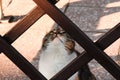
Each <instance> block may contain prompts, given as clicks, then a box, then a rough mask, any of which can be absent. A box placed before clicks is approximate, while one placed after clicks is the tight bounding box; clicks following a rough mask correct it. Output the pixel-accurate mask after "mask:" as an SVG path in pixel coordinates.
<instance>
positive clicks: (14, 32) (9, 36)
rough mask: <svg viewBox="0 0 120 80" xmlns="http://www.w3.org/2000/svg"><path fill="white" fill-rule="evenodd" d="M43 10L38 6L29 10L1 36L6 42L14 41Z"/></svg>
mask: <svg viewBox="0 0 120 80" xmlns="http://www.w3.org/2000/svg"><path fill="white" fill-rule="evenodd" d="M44 14H45V12H44V11H43V10H42V9H41V8H40V7H35V8H34V9H33V10H31V11H30V12H29V13H28V14H27V15H26V16H25V17H24V18H23V19H22V20H21V21H20V22H18V23H17V24H16V25H15V26H14V27H13V28H12V29H11V30H10V31H9V32H7V33H6V34H5V35H4V36H3V38H4V39H6V40H7V42H9V43H12V42H14V41H15V40H16V39H17V38H18V37H19V36H20V35H21V34H23V33H24V32H25V31H26V30H27V29H28V28H30V27H31V25H32V24H34V23H35V22H36V21H37V20H38V19H39V18H40V17H41V16H42V15H44Z"/></svg>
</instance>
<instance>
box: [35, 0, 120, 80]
mask: <svg viewBox="0 0 120 80" xmlns="http://www.w3.org/2000/svg"><path fill="white" fill-rule="evenodd" d="M34 2H35V3H36V4H37V5H38V6H40V7H41V8H42V9H43V10H44V11H45V12H46V13H47V14H48V15H49V16H50V17H51V18H52V19H53V20H55V21H56V22H57V23H58V24H59V25H60V26H61V27H62V28H63V29H64V30H65V31H66V32H68V34H69V35H70V36H71V37H72V38H73V39H74V40H75V41H77V42H78V44H79V45H81V46H82V47H83V48H84V49H85V50H86V51H87V52H89V54H88V55H89V56H92V57H94V58H95V59H96V60H97V61H98V62H99V63H100V64H101V65H102V66H103V67H104V68H105V69H106V70H108V71H109V72H110V73H111V74H112V75H113V76H114V77H115V78H116V79H118V80H119V79H120V75H119V74H120V67H119V66H118V65H117V64H116V63H115V62H114V61H113V60H112V59H111V58H110V57H109V56H108V55H107V54H105V52H103V51H102V50H100V49H99V48H98V47H97V46H96V45H95V44H94V43H93V41H92V40H90V39H89V38H88V36H86V35H85V34H84V33H83V32H82V31H81V30H80V29H79V28H78V27H77V26H76V25H75V24H74V23H73V22H72V21H71V20H70V19H68V18H67V17H66V16H65V15H64V14H63V13H62V12H61V11H60V10H59V9H58V8H57V7H55V6H52V5H51V4H50V3H48V2H47V1H46V0H34ZM55 14H56V15H55ZM71 32H73V33H71ZM86 43H87V44H86ZM111 66H112V67H111ZM64 76H65V75H64ZM57 80H58V79H57Z"/></svg>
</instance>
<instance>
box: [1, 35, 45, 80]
mask: <svg viewBox="0 0 120 80" xmlns="http://www.w3.org/2000/svg"><path fill="white" fill-rule="evenodd" d="M0 50H2V52H4V54H5V55H6V56H7V57H8V58H9V59H10V60H11V61H12V62H13V63H14V64H15V65H17V67H19V68H20V69H21V70H22V71H23V72H24V73H25V74H26V75H27V76H28V77H29V78H30V79H31V80H47V79H46V78H45V77H44V76H43V75H42V74H41V73H40V72H39V71H38V70H37V69H36V68H35V67H34V66H32V64H31V63H30V62H28V61H27V60H26V59H25V58H24V57H23V56H22V55H21V54H20V53H19V52H18V51H17V50H15V49H14V48H13V47H12V46H11V45H9V44H8V43H7V42H5V41H4V39H2V37H1V36H0Z"/></svg>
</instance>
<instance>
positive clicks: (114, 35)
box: [95, 23, 120, 50]
mask: <svg viewBox="0 0 120 80" xmlns="http://www.w3.org/2000/svg"><path fill="white" fill-rule="evenodd" d="M118 38H120V23H118V24H117V25H116V26H115V27H113V28H112V29H111V30H110V31H109V32H107V33H106V34H105V35H103V36H102V37H101V38H100V39H99V40H98V41H97V42H96V43H95V44H96V45H97V46H98V47H99V48H100V49H102V50H104V49H105V48H107V47H108V45H110V44H111V43H112V42H114V41H115V40H117V39H118ZM99 43H100V44H99Z"/></svg>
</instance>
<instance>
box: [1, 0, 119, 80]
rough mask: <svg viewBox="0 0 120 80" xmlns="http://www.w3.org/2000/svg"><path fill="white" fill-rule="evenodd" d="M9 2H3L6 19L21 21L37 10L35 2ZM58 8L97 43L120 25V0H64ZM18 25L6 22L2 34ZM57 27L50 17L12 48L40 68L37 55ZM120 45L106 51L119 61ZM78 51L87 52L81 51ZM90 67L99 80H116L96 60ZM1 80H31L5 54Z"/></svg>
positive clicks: (2, 26)
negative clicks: (12, 17) (43, 40)
mask: <svg viewBox="0 0 120 80" xmlns="http://www.w3.org/2000/svg"><path fill="white" fill-rule="evenodd" d="M8 1H9V0H3V8H4V14H5V16H10V15H13V16H15V17H16V18H21V17H22V16H24V15H26V14H27V13H28V12H29V11H30V10H31V9H32V8H33V7H35V6H36V4H35V3H34V2H33V1H32V0H24V1H23V0H13V2H12V4H11V5H9V6H8V7H7V6H6V5H7V4H8ZM56 6H57V7H59V8H60V9H61V10H62V11H63V12H64V13H65V14H66V16H68V17H69V18H70V19H71V20H72V21H73V22H74V23H75V24H76V25H77V26H79V28H80V29H81V30H83V31H84V32H85V33H86V34H87V35H88V36H89V37H90V38H91V39H92V40H93V41H96V40H98V39H99V38H100V37H101V36H102V35H104V34H105V33H106V32H107V31H109V30H110V29H111V28H112V27H114V26H115V25H116V24H118V23H119V22H120V17H119V16H120V1H119V0H60V1H59V2H58V3H57V4H56ZM19 20H21V19H19ZM19 20H18V21H19ZM18 21H16V22H13V23H8V19H7V20H3V21H2V23H1V24H0V34H1V35H4V34H5V33H6V32H8V31H9V30H10V29H11V28H12V27H13V26H14V25H15V24H16V23H17V22H18ZM55 25H56V23H55V22H54V21H53V20H52V19H51V18H50V17H49V16H47V15H44V16H43V17H42V18H41V19H40V20H38V21H37V22H36V23H35V24H34V25H32V27H31V28H30V29H29V30H27V31H26V32H25V33H24V34H23V35H22V36H21V37H20V38H18V39H17V40H16V41H15V42H14V43H13V44H12V45H13V46H14V47H15V48H16V49H17V50H18V51H19V52H20V53H21V54H22V55H23V56H24V57H25V58H27V59H28V60H29V61H30V62H31V63H32V64H33V65H34V66H35V67H36V68H37V62H38V60H39V59H38V54H37V53H38V51H39V50H40V48H41V43H42V38H43V37H44V35H45V34H46V33H47V32H49V30H50V29H51V28H52V27H53V26H55ZM119 45H120V39H119V40H117V41H116V42H115V43H113V44H112V45H111V46H110V47H108V48H107V49H106V50H105V52H106V53H107V54H108V55H109V56H111V57H112V58H113V59H114V60H116V61H117V55H118V48H119ZM76 48H77V49H79V51H83V50H82V49H81V47H78V46H77V47H76ZM89 64H90V68H91V71H92V72H93V73H94V74H95V76H96V78H97V80H115V79H114V78H113V77H112V76H111V75H110V74H109V73H108V72H107V71H106V70H104V68H102V67H101V66H100V65H99V64H98V63H97V62H96V61H95V60H92V61H91V62H90V63H89ZM0 80H29V78H27V76H26V75H25V74H24V73H23V72H22V71H21V70H19V69H18V68H17V67H16V66H15V65H14V64H13V63H12V62H11V61H10V60H9V59H8V58H7V57H6V56H4V54H0Z"/></svg>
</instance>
